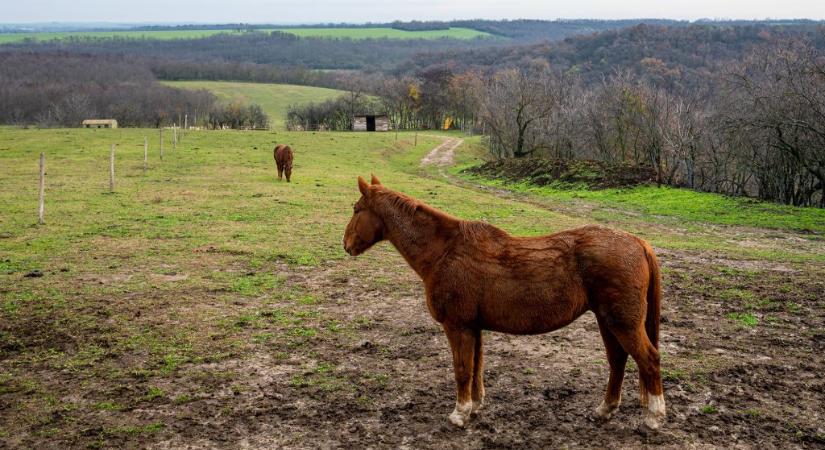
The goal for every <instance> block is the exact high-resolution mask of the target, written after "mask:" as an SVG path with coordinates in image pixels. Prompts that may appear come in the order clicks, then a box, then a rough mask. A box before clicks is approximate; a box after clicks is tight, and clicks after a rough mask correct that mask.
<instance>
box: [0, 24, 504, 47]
mask: <svg viewBox="0 0 825 450" xmlns="http://www.w3.org/2000/svg"><path fill="white" fill-rule="evenodd" d="M254 31H255V32H263V33H269V32H272V31H281V32H284V33H290V34H294V35H296V36H298V37H322V38H332V39H340V38H345V39H382V38H387V39H441V38H451V39H475V38H478V37H491V36H492V35H490V34H489V33H485V32H483V31H478V30H473V29H470V28H450V29H447V30H429V31H405V30H396V29H394V28H382V27H371V28H262V29H256V30H254ZM244 33H248V31H246V30H243V31H235V30H157V31H128V30H127V31H65V32H32V33H0V44H8V43H13V42H21V41H24V40H27V39H32V40H36V41H51V40H64V39H75V38H76V39H159V40H169V39H199V38H205V37H209V36H213V35H216V34H235V35H237V34H244Z"/></svg>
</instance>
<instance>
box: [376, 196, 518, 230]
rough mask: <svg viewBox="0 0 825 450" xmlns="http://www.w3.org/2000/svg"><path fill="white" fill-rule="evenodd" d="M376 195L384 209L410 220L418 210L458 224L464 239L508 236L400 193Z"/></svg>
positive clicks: (479, 222)
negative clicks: (398, 213)
mask: <svg viewBox="0 0 825 450" xmlns="http://www.w3.org/2000/svg"><path fill="white" fill-rule="evenodd" d="M376 193H377V194H378V195H376V196H375V197H374V200H375V201H377V202H378V203H379V205H380V206H382V207H383V208H385V209H391V210H393V211H396V212H400V213H401V214H403V215H405V216H408V217H409V218H410V220H412V218H413V217H414V216H415V213H416V212H417V211H419V210H421V211H424V212H426V213H428V214H430V215H433V216H435V217H438V218H441V219H447V220H449V221H454V222H456V223H457V224H458V231H459V233H460V234H461V236H462V237H463V238H464V239H468V240H478V239H480V238H485V237H489V238H503V237H506V236H508V234H507V232H506V231H504V230H502V229H501V228H498V227H496V226H494V225H490V224H489V223H487V222H481V221H478V220H463V219H459V218H457V217H453V216H451V215H449V214H447V213H445V212H443V211H441V210H439V209H436V208H433V207H432V206H430V205H427V204H426V203H424V202H421V201H419V200H416V199H414V198H412V197H410V196H407V195H405V194H402V193H400V192H394V191H391V190H389V189H381V190H379V191H378V192H376Z"/></svg>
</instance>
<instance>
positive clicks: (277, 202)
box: [0, 128, 823, 447]
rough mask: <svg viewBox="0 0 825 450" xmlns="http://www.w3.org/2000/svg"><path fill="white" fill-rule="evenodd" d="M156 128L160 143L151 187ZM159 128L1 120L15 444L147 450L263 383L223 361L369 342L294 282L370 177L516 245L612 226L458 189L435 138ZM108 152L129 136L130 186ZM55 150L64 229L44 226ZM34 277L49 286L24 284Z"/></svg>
mask: <svg viewBox="0 0 825 450" xmlns="http://www.w3.org/2000/svg"><path fill="white" fill-rule="evenodd" d="M145 135H148V136H150V137H152V138H153V139H152V141H151V148H150V155H151V157H150V168H149V171H148V173H147V174H146V175H143V174H142V164H141V160H142V141H143V136H145ZM156 136H157V134H156V130H139V129H117V130H80V129H72V130H20V129H11V128H0V167H3V170H2V171H0V211H2V212H3V213H2V214H0V255H2V257H0V286H2V288H1V289H0V341H3V342H6V345H4V346H3V347H0V395H2V396H5V397H0V398H2V399H4V401H5V400H6V399H8V401H9V404H10V405H11V406H10V409H9V410H10V411H11V410H13V411H14V414H0V446H2V445H3V443H4V442H5V443H6V444H8V445H9V446H10V447H31V446H33V445H32V443H36V442H51V443H52V445H58V446H68V445H69V444H71V445H72V446H78V447H82V446H85V445H109V446H114V447H118V446H121V447H130V446H136V445H138V446H139V445H146V444H147V442H149V441H151V440H152V439H155V438H150V437H149V436H150V435H161V436H168V434H164V433H166V432H165V431H164V427H165V426H166V425H165V422H164V421H165V420H167V419H168V417H169V416H168V412H169V411H175V412H177V411H178V408H182V407H183V406H182V405H185V404H187V403H188V402H189V401H191V400H192V399H201V400H204V399H208V398H209V397H208V395H210V394H211V393H212V391H209V389H222V388H221V386H223V389H226V384H227V383H232V382H234V383H242V380H243V379H245V378H248V374H242V375H239V374H232V373H231V372H222V371H220V370H217V369H215V367H216V366H215V364H218V363H219V362H221V361H225V360H229V359H232V358H239V357H243V356H244V355H247V354H249V352H251V351H253V350H254V349H256V348H260V346H261V345H264V344H265V345H266V346H267V348H268V349H271V351H272V352H276V353H275V357H276V358H281V357H282V356H281V355H282V354H283V355H285V356H283V357H285V358H288V357H290V356H289V354H287V352H291V353H290V354H292V355H296V356H294V357H295V358H301V359H300V361H305V360H306V361H311V358H316V356H313V349H314V345H315V343H316V342H317V340H319V339H327V340H331V341H336V340H338V339H342V338H340V337H339V336H340V335H338V334H336V333H341V332H352V333H356V331H355V330H357V329H358V326H360V325H359V324H361V322H363V320H366V319H364V318H363V317H326V316H325V315H324V312H323V311H324V308H323V307H321V308H319V307H318V306H317V305H318V304H320V305H322V306H323V302H325V301H330V300H328V299H324V298H323V295H324V294H323V292H320V291H315V290H304V288H301V286H300V285H297V284H295V283H291V284H290V283H288V282H287V281H288V280H286V279H284V277H283V276H282V275H279V273H283V266H284V265H286V266H289V267H296V266H303V267H305V269H302V270H301V271H303V272H306V271H307V269H306V267H309V268H310V269H309V270H312V269H311V268H313V267H318V268H319V270H321V269H322V267H320V266H322V265H323V266H324V267H328V266H327V264H330V263H336V262H339V261H341V260H342V259H344V258H346V255H345V254H344V252H343V251H342V249H341V235H342V232H343V228H344V226H345V224H346V222H347V220H348V218H349V216H350V214H351V207H352V204H353V202H355V201H356V200H357V198H358V196H359V194H358V192H357V189H356V186H355V177H356V176H357V175H368V174H369V173H371V172H373V173H375V174H377V175H378V176H379V177H381V178H382V181H383V182H384V183H385V184H386V185H388V186H390V187H392V188H395V189H398V190H401V191H404V192H407V193H409V194H411V195H413V196H416V197H419V198H422V199H424V200H425V201H427V202H429V203H430V204H432V205H433V206H436V207H439V208H443V209H445V210H447V211H449V212H450V213H452V214H454V215H457V216H460V217H464V218H467V219H484V220H488V221H490V222H492V223H495V224H496V225H499V226H502V227H503V228H505V229H507V230H508V231H510V232H513V233H516V234H528V235H535V234H541V233H546V232H548V231H554V230H559V229H563V228H567V227H571V226H575V225H580V224H583V223H586V222H590V221H593V220H594V217H589V216H571V215H567V214H564V213H561V212H556V211H553V210H552V209H548V208H545V207H539V206H536V205H535V204H533V203H531V202H524V201H519V200H517V199H515V200H514V199H505V200H502V199H501V198H500V197H498V196H496V195H492V194H490V193H486V192H480V191H478V190H475V189H467V188H462V187H459V186H455V185H452V184H449V183H447V182H446V180H445V179H444V178H442V177H441V175H440V174H438V173H437V171H436V170H434V169H422V168H420V167H419V166H418V161H419V160H420V158H421V156H422V155H423V154H425V153H426V152H427V151H428V150H429V149H430V148H432V147H433V146H434V145H435V144H436V143H437V142H438V140H437V139H436V138H428V137H425V136H419V138H418V142H419V144H418V146H417V147H414V148H413V147H412V144H411V142H412V136H411V135H410V134H401V136H400V140H399V141H398V142H396V141H395V140H394V134H391V133H387V134H373V133H370V134H367V133H269V132H229V131H227V132H223V131H215V132H207V131H203V132H191V133H190V134H189V135H187V136H186V137H185V138H184V139H183V140H182V143H181V144H180V145H179V148H178V149H177V150H171V145H170V143H169V142H167V144H166V149H167V150H166V155H165V160H164V161H163V162H161V161H159V160H158V158H157V143H156V138H155V137H156ZM167 136H168V135H167ZM276 142H284V143H289V144H291V145H293V147H294V148H295V150H296V160H295V172H294V179H293V182H292V183H291V184H287V183H284V182H277V181H276V180H275V170H274V164H273V162H272V154H271V148H272V146H273V144H275V143H276ZM110 143H117V144H118V153H117V155H118V156H117V167H116V171H117V176H118V178H117V192H116V193H114V194H111V193H108V192H107V190H108V170H107V164H108V147H109V144H110ZM44 149H45V151H46V154H47V173H48V176H47V191H46V198H47V206H46V222H47V223H46V225H45V226H37V225H35V221H36V211H37V181H36V180H37V155H38V153H39V152H40V151H42V150H44ZM460 159H461V160H462V161H463V162H467V161H468V160H469V159H470V157H468V156H466V155H464V154H460ZM422 176H423V177H424V178H422ZM753 214H759V212H758V211H756V210H754V211H753ZM595 219H596V220H602V221H609V220H610V219H609V217H608V216H598V215H595ZM623 220H624V221H623V222H621V224H622V225H623V226H626V228H627V229H629V230H631V231H634V232H638V233H639V234H641V235H643V236H644V237H646V238H648V239H650V240H651V241H653V242H654V243H655V244H656V245H657V246H660V247H664V248H667V249H677V250H679V249H681V250H684V249H688V250H690V249H697V250H710V251H712V252H713V254H714V255H726V256H729V257H737V258H741V257H750V258H770V259H773V260H776V261H783V262H791V261H820V262H821V261H822V260H823V255H822V254H821V253H817V252H814V253H811V252H810V251H807V252H806V250H805V249H794V248H787V249H783V250H781V251H771V252H765V251H762V250H760V249H752V248H749V247H747V246H743V245H740V243H738V242H731V241H730V240H729V239H727V238H725V237H720V236H717V235H713V234H704V233H682V232H681V231H680V230H673V229H671V228H669V227H665V228H662V227H658V226H657V224H656V223H655V221H654V223H651V222H649V220H651V217H650V216H641V217H637V216H632V215H631V216H627V217H626V218H625V219H623ZM379 247H380V248H378V249H376V250H375V251H374V252H372V253H370V255H369V256H365V257H366V258H369V261H370V263H371V264H372V265H374V266H375V267H381V266H382V263H384V262H386V261H388V260H389V259H388V258H397V255H394V253H392V252H390V251H389V250H387V246H386V244H383V245H381V246H379ZM33 269H40V270H42V271H43V272H44V273H45V276H43V277H42V278H24V277H23V274H25V273H26V272H28V271H30V270H33ZM301 271H298V272H301ZM375 282H376V283H377V282H378V281H375ZM356 335H357V333H356ZM204 364H206V365H204ZM218 367H220V366H218ZM221 377H223V378H221ZM233 377H235V378H233ZM61 380H63V383H64V384H59V383H60V382H61ZM227 380H228V381H227ZM298 381H299V382H300V380H298ZM298 385H300V383H298ZM215 386H218V387H215ZM215 408H219V407H217V406H215V407H213V408H212V410H210V411H208V412H207V414H214V413H216V411H217V409H215Z"/></svg>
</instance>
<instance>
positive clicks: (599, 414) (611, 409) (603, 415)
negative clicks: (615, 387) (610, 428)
mask: <svg viewBox="0 0 825 450" xmlns="http://www.w3.org/2000/svg"><path fill="white" fill-rule="evenodd" d="M617 409H619V404H618V403H616V404H615V405H608V404H607V403H605V402H604V401H602V404H601V405H599V406H598V408H596V410H595V411H594V412H593V415H594V416H595V418H596V419H599V420H610V418H611V417H613V413H615V412H616V410H617Z"/></svg>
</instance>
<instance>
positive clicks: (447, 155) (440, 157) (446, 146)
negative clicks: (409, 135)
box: [421, 136, 464, 167]
mask: <svg viewBox="0 0 825 450" xmlns="http://www.w3.org/2000/svg"><path fill="white" fill-rule="evenodd" d="M432 137H438V138H442V139H444V142H442V143H441V144H440V145H438V146H437V147H436V148H434V149H432V151H430V153H427V154H426V155H425V156H424V157H423V158H421V165H422V166H431V165H435V166H438V167H446V166H451V165H452V164H453V156H454V154H455V149H456V148H458V147H459V146H460V145H461V144H463V143H464V139H460V138H453V137H447V138H445V137H443V136H432Z"/></svg>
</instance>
